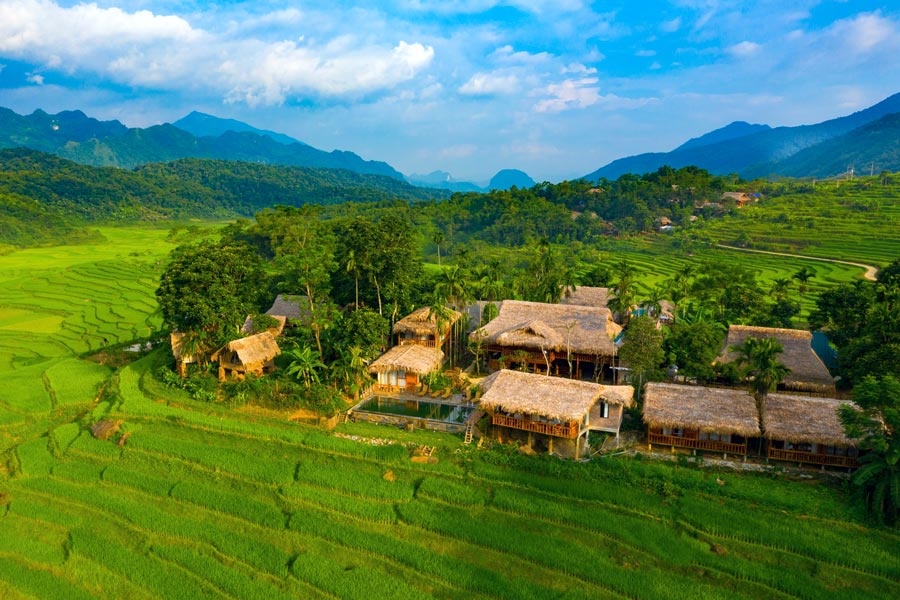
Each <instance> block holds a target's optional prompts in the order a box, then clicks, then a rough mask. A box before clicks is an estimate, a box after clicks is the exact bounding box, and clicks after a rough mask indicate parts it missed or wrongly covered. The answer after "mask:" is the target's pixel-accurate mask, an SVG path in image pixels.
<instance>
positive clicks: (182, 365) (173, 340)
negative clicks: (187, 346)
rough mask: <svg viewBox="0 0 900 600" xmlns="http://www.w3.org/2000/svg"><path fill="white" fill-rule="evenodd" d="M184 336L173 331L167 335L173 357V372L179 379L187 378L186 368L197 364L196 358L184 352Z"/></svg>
mask: <svg viewBox="0 0 900 600" xmlns="http://www.w3.org/2000/svg"><path fill="white" fill-rule="evenodd" d="M184 337H185V334H183V333H181V332H180V331H173V332H172V333H170V334H169V343H170V344H172V356H174V357H175V370H176V371H177V372H178V375H180V376H181V377H187V366H188V365H190V364H194V363H196V362H197V357H196V356H194V355H193V354H186V353H185V352H184Z"/></svg>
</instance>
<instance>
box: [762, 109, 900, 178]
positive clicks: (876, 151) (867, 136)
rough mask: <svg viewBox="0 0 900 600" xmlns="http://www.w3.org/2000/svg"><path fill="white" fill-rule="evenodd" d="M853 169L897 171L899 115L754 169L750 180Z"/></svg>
mask: <svg viewBox="0 0 900 600" xmlns="http://www.w3.org/2000/svg"><path fill="white" fill-rule="evenodd" d="M848 167H853V168H854V170H855V171H856V173H857V174H859V175H862V174H866V175H868V174H869V173H870V172H873V171H874V172H875V173H880V172H881V171H900V113H894V114H890V115H887V116H884V117H882V118H880V119H878V120H877V121H875V122H873V123H869V124H868V125H864V126H862V127H859V128H857V129H854V130H853V131H851V132H850V133H846V134H844V135H841V136H837V137H834V138H831V139H830V140H826V141H824V142H821V143H819V144H816V145H815V146H810V147H809V148H806V149H804V150H801V151H800V152H797V153H796V154H794V155H792V156H789V157H788V158H785V159H782V160H780V161H777V162H775V163H768V164H765V165H757V166H755V167H752V168H751V169H749V170H748V171H747V175H748V176H749V177H765V176H766V175H769V174H772V173H777V174H778V175H783V176H787V177H831V176H833V175H837V174H840V173H845V172H846V171H847V168H848Z"/></svg>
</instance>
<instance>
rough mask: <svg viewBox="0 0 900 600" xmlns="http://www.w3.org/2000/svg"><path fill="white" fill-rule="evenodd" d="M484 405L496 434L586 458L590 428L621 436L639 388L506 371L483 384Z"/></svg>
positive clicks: (533, 447)
mask: <svg viewBox="0 0 900 600" xmlns="http://www.w3.org/2000/svg"><path fill="white" fill-rule="evenodd" d="M479 385H480V387H481V390H482V391H483V395H482V397H481V402H480V404H479V406H480V408H482V409H483V410H485V411H487V412H488V413H489V414H490V415H491V425H492V432H493V435H494V436H495V437H496V438H497V439H499V440H500V441H501V442H502V441H504V440H517V441H522V442H525V443H527V444H528V447H530V448H532V449H538V450H544V449H546V451H547V452H551V453H556V454H559V455H561V456H565V457H568V458H580V457H581V456H582V455H583V454H584V452H586V451H587V449H588V444H587V443H586V438H587V435H588V433H589V432H590V431H605V432H611V433H615V434H616V435H618V433H619V427H620V426H621V424H622V411H623V409H624V408H626V407H629V406H631V404H632V402H633V396H634V388H632V387H631V386H604V385H600V384H597V383H591V382H587V381H576V380H572V379H561V378H559V377H547V376H546V375H538V374H534V373H523V372H520V371H509V370H505V369H504V370H501V371H497V372H496V373H493V374H492V375H489V376H488V377H486V378H485V379H484V380H483V381H482V382H481V383H480V384H479Z"/></svg>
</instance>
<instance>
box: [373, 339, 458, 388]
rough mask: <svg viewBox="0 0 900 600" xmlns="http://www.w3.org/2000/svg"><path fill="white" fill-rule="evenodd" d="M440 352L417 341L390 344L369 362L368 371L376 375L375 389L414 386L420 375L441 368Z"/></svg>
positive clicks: (418, 381)
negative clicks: (397, 344) (391, 345)
mask: <svg viewBox="0 0 900 600" xmlns="http://www.w3.org/2000/svg"><path fill="white" fill-rule="evenodd" d="M443 362H444V353H443V352H441V351H440V350H438V349H436V348H428V347H426V346H420V345H417V344H410V345H406V346H394V347H393V348H391V349H390V350H388V351H387V352H385V353H384V354H382V355H381V356H379V357H378V358H376V359H375V360H373V361H372V362H371V364H369V373H372V374H374V375H375V376H376V377H377V378H378V382H377V383H376V384H375V391H377V392H388V393H391V392H404V391H411V390H415V389H416V388H417V387H418V386H419V384H420V382H421V379H422V378H423V377H424V376H425V375H427V374H428V373H431V372H432V371H435V370H437V369H440V368H441V364H443Z"/></svg>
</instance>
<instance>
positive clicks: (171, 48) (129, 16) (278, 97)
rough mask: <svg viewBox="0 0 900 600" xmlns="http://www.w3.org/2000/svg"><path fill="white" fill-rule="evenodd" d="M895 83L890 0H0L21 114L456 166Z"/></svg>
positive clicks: (3, 61)
mask: <svg viewBox="0 0 900 600" xmlns="http://www.w3.org/2000/svg"><path fill="white" fill-rule="evenodd" d="M897 92H900V2H897V1H896V0H892V1H889V2H888V1H885V2H870V1H867V0H850V1H843V2H839V1H813V0H809V1H803V0H796V1H795V0H777V1H773V0H758V1H756V2H738V1H729V0H672V1H662V0H644V1H640V2H637V1H634V0H623V1H619V2H616V1H611V2H593V3H592V2H587V1H581V0H555V1H552V2H545V1H542V0H502V1H497V0H383V1H381V2H346V1H343V0H332V1H331V2H321V1H320V2H297V1H295V2H280V1H278V0H268V1H259V2H242V1H229V0H222V1H220V2H198V1H192V0H161V1H153V2H150V1H145V0H119V1H105V0H97V1H96V2H91V3H83V2H63V1H52V0H0V106H5V107H7V108H11V109H13V110H15V111H16V112H18V113H20V114H28V113H31V112H32V111H34V110H35V109H42V110H45V111H47V112H51V113H55V112H58V111H60V110H74V109H79V110H82V111H84V112H85V113H86V114H88V115H89V116H92V117H96V118H99V119H104V120H106V119H118V120H120V121H121V122H123V123H124V124H126V125H128V126H130V127H147V126H150V125H154V124H159V123H164V122H172V121H175V120H177V119H179V118H181V117H183V116H184V115H186V114H188V113H189V112H191V111H193V110H198V111H201V112H205V113H209V114H213V115H216V116H220V117H226V118H233V119H238V120H241V121H244V122H247V123H250V124H251V125H254V126H256V127H259V128H262V129H270V130H274V131H279V132H283V133H286V134H288V135H291V136H293V137H295V138H297V139H299V140H302V141H303V142H305V143H307V144H310V145H312V146H315V147H317V148H321V149H323V150H332V149H336V148H337V149H342V150H351V151H353V152H356V153H357V154H359V155H361V156H362V157H363V158H366V159H369V160H383V161H386V162H388V163H390V164H391V165H392V166H394V167H395V168H396V169H398V170H400V171H401V172H403V173H406V174H413V173H415V174H425V173H430V172H432V171H436V170H441V171H447V172H449V173H451V174H452V176H453V177H454V178H456V179H461V180H468V181H474V182H486V181H487V180H488V179H490V177H491V176H492V175H494V173H496V172H497V171H498V170H500V169H505V168H515V169H521V170H523V171H525V172H526V173H528V174H529V175H531V177H532V178H533V179H535V180H536V181H554V182H555V181H560V180H562V179H573V178H577V177H580V176H582V175H585V174H587V173H590V172H591V171H593V170H595V169H597V168H599V167H601V166H603V165H605V164H607V163H608V162H610V161H611V160H614V159H616V158H620V157H622V156H628V155H631V154H637V153H641V152H657V151H668V150H671V149H673V148H675V147H676V146H678V145H680V144H681V143H683V142H684V141H686V140H687V139H689V138H692V137H696V136H698V135H701V134H703V133H705V132H708V131H710V130H713V129H716V128H719V127H722V126H724V125H726V124H728V123H730V122H732V121H735V120H742V121H748V122H751V123H766V124H769V125H772V126H779V125H789V126H791V125H801V124H809V123H816V122H820V121H823V120H826V119H830V118H834V117H838V116H842V115H845V114H849V113H851V112H853V111H856V110H860V109H862V108H866V107H867V106H870V105H872V104H875V103H877V102H878V101H880V100H882V99H884V98H886V97H887V96H890V95H892V94H894V93H897Z"/></svg>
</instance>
